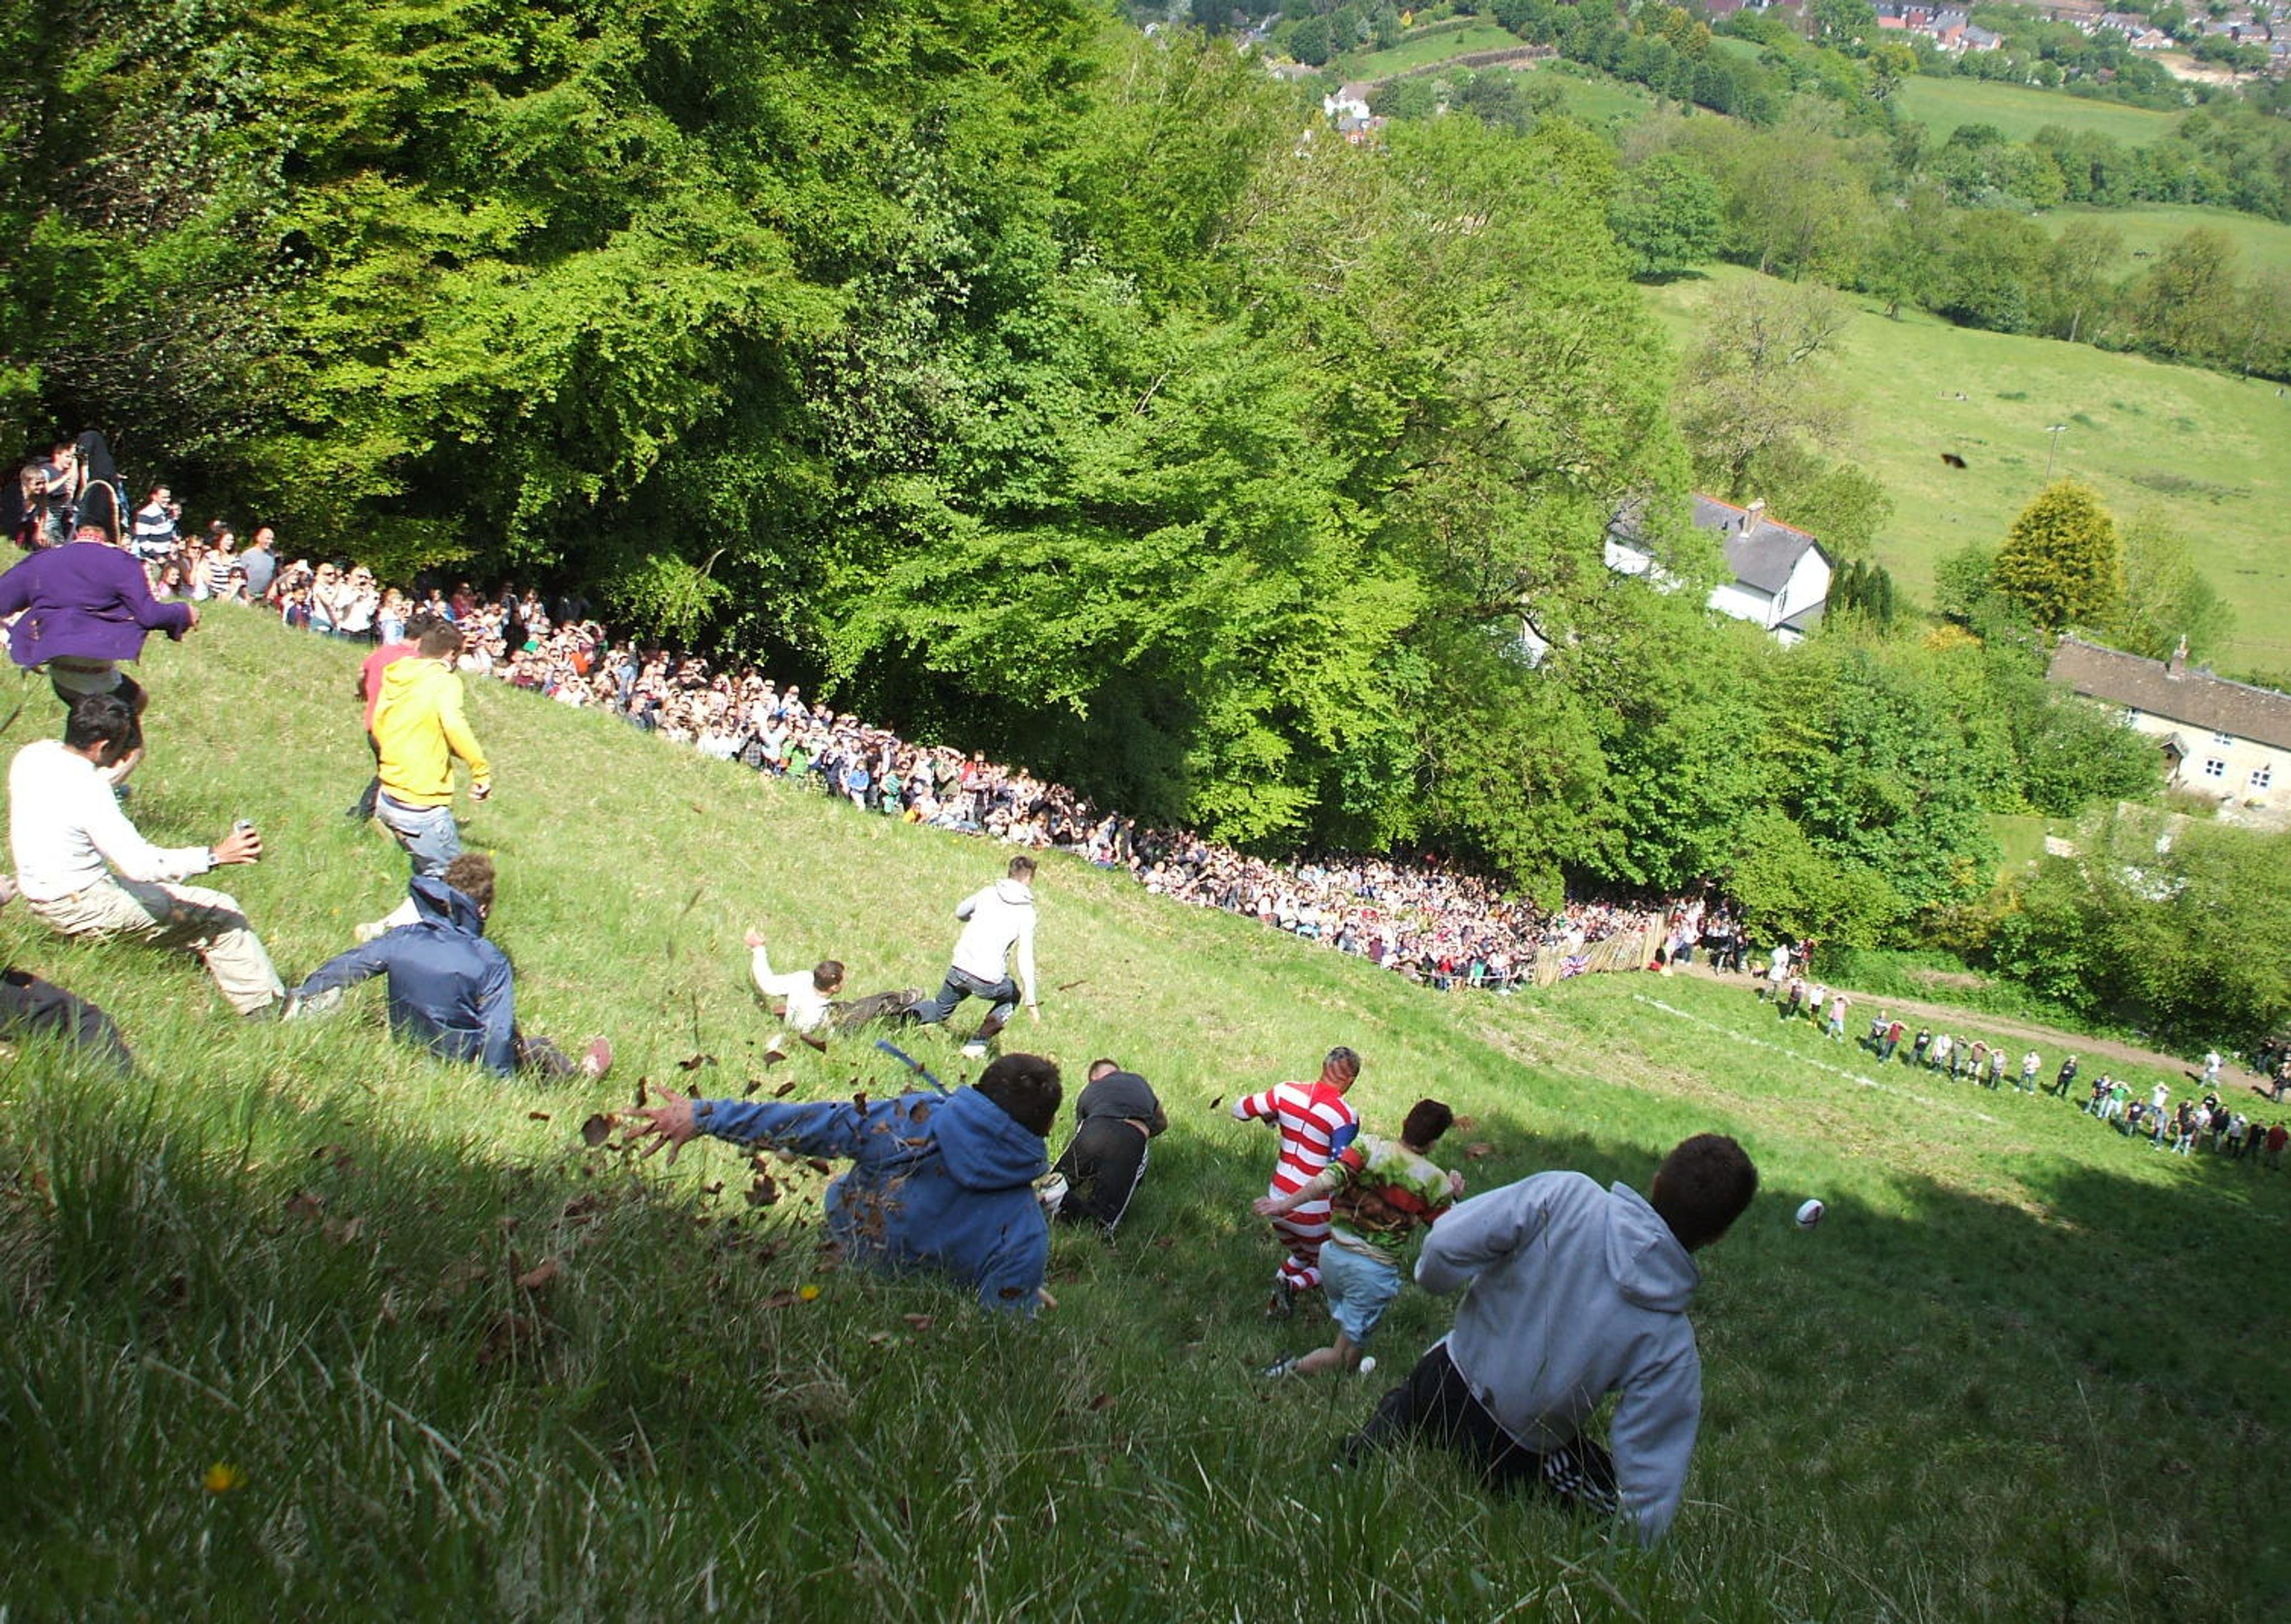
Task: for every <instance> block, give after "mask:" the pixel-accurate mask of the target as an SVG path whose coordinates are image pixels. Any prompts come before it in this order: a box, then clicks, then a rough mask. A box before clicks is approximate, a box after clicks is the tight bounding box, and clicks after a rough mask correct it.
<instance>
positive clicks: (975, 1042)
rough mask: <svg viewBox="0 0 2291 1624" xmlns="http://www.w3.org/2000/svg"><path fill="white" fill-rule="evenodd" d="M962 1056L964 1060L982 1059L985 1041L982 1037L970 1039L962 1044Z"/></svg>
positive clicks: (984, 1056)
mask: <svg viewBox="0 0 2291 1624" xmlns="http://www.w3.org/2000/svg"><path fill="white" fill-rule="evenodd" d="M962 1057H963V1058H964V1059H966V1060H984V1059H985V1058H986V1041H985V1039H984V1038H973V1039H971V1040H970V1041H969V1042H968V1043H965V1044H964V1045H963V1046H962Z"/></svg>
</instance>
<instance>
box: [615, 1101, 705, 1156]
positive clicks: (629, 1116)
mask: <svg viewBox="0 0 2291 1624" xmlns="http://www.w3.org/2000/svg"><path fill="white" fill-rule="evenodd" d="M654 1093H655V1097H656V1098H658V1100H659V1101H660V1103H659V1104H658V1105H638V1106H636V1107H635V1108H634V1109H632V1110H628V1111H623V1112H622V1113H620V1121H621V1122H622V1123H623V1125H624V1126H625V1127H626V1128H627V1129H628V1130H629V1132H628V1137H627V1138H624V1139H623V1140H622V1141H621V1142H622V1143H623V1145H639V1144H642V1145H644V1147H645V1148H644V1154H646V1155H647V1156H649V1155H651V1154H654V1153H655V1152H656V1151H658V1150H659V1149H660V1147H661V1146H663V1145H665V1146H668V1162H667V1163H666V1165H668V1166H670V1167H673V1166H675V1165H676V1157H677V1153H678V1152H679V1151H681V1150H682V1149H683V1148H684V1147H685V1146H687V1144H689V1143H690V1142H691V1141H692V1140H694V1139H695V1138H698V1137H699V1135H700V1122H699V1120H698V1119H697V1118H696V1117H695V1116H694V1115H693V1113H692V1099H693V1097H692V1096H691V1095H689V1094H679V1093H678V1092H677V1091H676V1090H675V1089H671V1088H670V1087H669V1086H668V1085H667V1084H665V1083H663V1084H662V1085H660V1087H659V1088H657V1089H655V1090H654ZM647 1141H650V1142H649V1143H646V1142H647Z"/></svg>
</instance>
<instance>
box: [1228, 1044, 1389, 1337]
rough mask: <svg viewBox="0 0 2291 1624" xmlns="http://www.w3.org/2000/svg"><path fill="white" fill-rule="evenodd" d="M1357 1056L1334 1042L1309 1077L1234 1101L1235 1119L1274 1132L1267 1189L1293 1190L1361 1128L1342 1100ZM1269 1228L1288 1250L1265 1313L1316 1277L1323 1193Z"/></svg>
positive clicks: (1278, 1309)
mask: <svg viewBox="0 0 2291 1624" xmlns="http://www.w3.org/2000/svg"><path fill="white" fill-rule="evenodd" d="M1360 1069H1361V1060H1360V1057H1359V1056H1358V1055H1356V1054H1355V1053H1354V1052H1353V1051H1352V1050H1351V1049H1346V1048H1344V1047H1342V1046H1341V1045H1339V1046H1338V1048H1335V1049H1330V1051H1329V1057H1328V1058H1327V1059H1326V1060H1325V1061H1323V1062H1322V1065H1321V1075H1320V1078H1319V1080H1318V1081H1314V1082H1283V1083H1279V1084H1276V1085H1275V1086H1274V1087H1273V1088H1270V1089H1266V1090H1265V1091H1264V1092H1263V1093H1262V1094H1251V1095H1250V1096H1249V1097H1247V1098H1246V1099H1237V1100H1235V1101H1234V1103H1233V1114H1234V1119H1235V1120H1236V1121H1238V1122H1251V1121H1256V1122H1266V1123H1270V1124H1271V1125H1272V1126H1273V1127H1274V1128H1275V1129H1276V1130H1279V1132H1280V1135H1281V1158H1280V1160H1279V1161H1278V1162H1274V1167H1273V1179H1272V1184H1271V1186H1270V1188H1269V1189H1268V1190H1267V1191H1266V1194H1269V1195H1274V1196H1284V1195H1292V1194H1296V1193H1297V1192H1298V1191H1299V1190H1301V1189H1303V1188H1304V1187H1305V1186H1306V1185H1307V1184H1309V1183H1311V1182H1312V1180H1313V1179H1314V1178H1315V1177H1317V1176H1318V1175H1319V1174H1320V1172H1321V1170H1322V1169H1323V1168H1325V1167H1327V1166H1328V1165H1329V1163H1330V1161H1332V1160H1333V1159H1335V1158H1336V1157H1337V1156H1338V1155H1341V1154H1343V1153H1344V1149H1345V1147H1346V1146H1348V1145H1350V1144H1351V1143H1352V1142H1353V1139H1354V1138H1355V1136H1357V1135H1358V1134H1359V1132H1360V1117H1359V1116H1358V1115H1357V1114H1356V1113H1355V1112H1354V1110H1353V1108H1352V1107H1351V1106H1350V1105H1346V1103H1345V1094H1346V1090H1347V1089H1350V1088H1351V1087H1352V1086H1353V1082H1354V1080H1355V1079H1356V1078H1357V1077H1359V1075H1360ZM1273 1233H1274V1235H1275V1236H1277V1237H1278V1238H1279V1239H1280V1241H1281V1242H1282V1244H1283V1245H1285V1246H1286V1247H1287V1248H1288V1249H1289V1255H1288V1257H1287V1258H1284V1259H1283V1260H1282V1264H1281V1269H1280V1273H1279V1274H1276V1275H1275V1276H1274V1282H1273V1300H1272V1301H1271V1302H1270V1303H1269V1304H1267V1305H1266V1314H1267V1315H1269V1316H1271V1317H1274V1318H1280V1317H1282V1316H1285V1315H1286V1314H1289V1313H1290V1310H1291V1309H1292V1308H1293V1307H1294V1306H1295V1302H1296V1296H1297V1293H1298V1292H1299V1291H1309V1290H1312V1289H1313V1288H1314V1287H1315V1286H1317V1285H1319V1284H1320V1283H1321V1246H1322V1242H1325V1241H1327V1240H1328V1238H1329V1198H1328V1197H1327V1196H1325V1195H1322V1196H1317V1197H1315V1198H1314V1199H1312V1200H1309V1201H1304V1202H1299V1203H1298V1205H1297V1206H1295V1207H1294V1208H1292V1209H1290V1210H1289V1211H1287V1212H1285V1213H1283V1214H1282V1216H1280V1217H1279V1218H1274V1220H1273Z"/></svg>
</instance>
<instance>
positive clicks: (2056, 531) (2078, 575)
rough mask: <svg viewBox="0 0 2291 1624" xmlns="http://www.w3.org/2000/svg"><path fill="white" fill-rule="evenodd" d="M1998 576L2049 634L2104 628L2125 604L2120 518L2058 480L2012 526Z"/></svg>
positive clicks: (2066, 481)
mask: <svg viewBox="0 0 2291 1624" xmlns="http://www.w3.org/2000/svg"><path fill="white" fill-rule="evenodd" d="M1996 574H1997V585H1998V590H1999V591H2002V592H2003V593H2004V594H2005V595H2006V597H2008V598H2010V599H2013V600H2014V602H2015V603H2017V604H2018V605H2020V606H2021V607H2022V610H2023V611H2025V612H2026V613H2027V615H2028V616H2029V618H2030V620H2031V621H2033V622H2035V623H2036V624H2038V625H2039V626H2042V627H2044V628H2045V629H2046V631H2060V630H2062V628H2065V627H2069V626H2078V625H2082V626H2106V625H2107V624H2108V623H2110V620H2111V618H2112V617H2113V616H2114V615H2116V614H2117V613H2118V608H2119V607H2120V606H2121V605H2122V603H2123V601H2124V563H2123V555H2122V551H2121V549H2120V548H2119V546H2118V542H2117V536H2116V521H2115V520H2114V519H2111V518H2110V516H2109V512H2108V510H2107V509H2105V508H2103V507H2102V506H2101V505H2100V502H2099V500H2098V499H2097V498H2096V497H2094V494H2092V491H2091V490H2090V489H2089V488H2088V487H2087V486H2082V485H2079V484H2078V483H2077V482H2076V481H2074V480H2072V479H2061V480H2056V481H2054V483H2053V484H2051V485H2048V486H2046V487H2045V488H2044V490H2042V491H2041V492H2039V493H2038V495H2037V497H2036V499H2035V500H2034V501H2032V502H2030V504H2029V505H2028V506H2027V507H2026V508H2024V509H2022V512H2021V516H2020V518H2018V519H2014V521H2013V527H2012V529H2011V530H2010V531H2008V532H2006V537H2005V544H2004V545H2003V546H2002V547H2000V548H1998V551H1997V569H1996Z"/></svg>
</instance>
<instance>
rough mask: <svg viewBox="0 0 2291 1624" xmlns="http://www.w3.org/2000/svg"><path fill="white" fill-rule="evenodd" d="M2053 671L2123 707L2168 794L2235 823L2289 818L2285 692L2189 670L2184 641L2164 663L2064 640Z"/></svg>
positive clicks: (2058, 678)
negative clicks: (2187, 797)
mask: <svg viewBox="0 0 2291 1624" xmlns="http://www.w3.org/2000/svg"><path fill="white" fill-rule="evenodd" d="M2049 674H2050V676H2051V677H2052V679H2053V680H2054V682H2057V683H2059V684H2060V685H2061V686H2062V687H2066V688H2069V689H2070V690H2072V691H2073V692H2075V693H2078V694H2081V695H2084V696H2085V697H2086V698H2087V699H2094V700H2097V701H2099V702H2100V703H2102V704H2106V705H2115V706H2120V707H2121V708H2122V709H2123V711H2124V714H2125V720H2127V721H2129V722H2130V723H2131V724H2132V726H2133V727H2134V728H2138V729H2139V730H2140V731H2141V732H2142V733H2144V734H2146V735H2148V736H2149V737H2150V738H2152V739H2154V740H2156V741H2157V743H2158V746H2159V747H2160V748H2161V749H2162V751H2163V752H2164V760H2165V768H2166V776H2167V777H2168V780H2169V782H2170V784H2171V785H2172V787H2173V788H2174V789H2181V790H2187V791H2191V792H2194V793H2197V794H2201V795H2208V796H2211V797H2213V798H2215V799H2216V800H2218V801H2219V802H2220V803H2221V807H2222V809H2223V814H2231V815H2233V816H2237V817H2238V818H2239V821H2245V822H2252V823H2263V824H2281V823H2284V822H2286V821H2291V793H2287V791H2291V694H2279V693H2277V692H2276V691H2275V690H2274V689H2272V688H2263V687H2253V686H2252V685H2251V684H2249V683H2247V682H2231V681H2229V680H2228V679H2226V678H2224V677H2215V676H2214V675H2212V673H2211V672H2209V671H2206V670H2204V669H2203V668H2201V667H2200V666H2199V667H2196V668H2194V669H2192V670H2191V669H2190V667H2189V665H2188V644H2187V639H2185V638H2182V639H2180V647H2179V650H2178V652H2177V653H2175V654H2174V655H2173V656H2172V657H2171V658H2170V659H2168V660H2150V659H2147V658H2145V657H2143V656H2142V655H2136V654H2126V653H2124V652H2123V651H2122V650H2121V649H2116V648H2103V647H2101V646H2100V645H2099V644H2097V643H2087V642H2085V641H2084V640H2082V639H2079V638H2073V637H2063V638H2062V639H2061V640H2060V643H2059V645H2058V646H2057V647H2054V650H2053V663H2052V669H2051V671H2050V673H2049Z"/></svg>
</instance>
